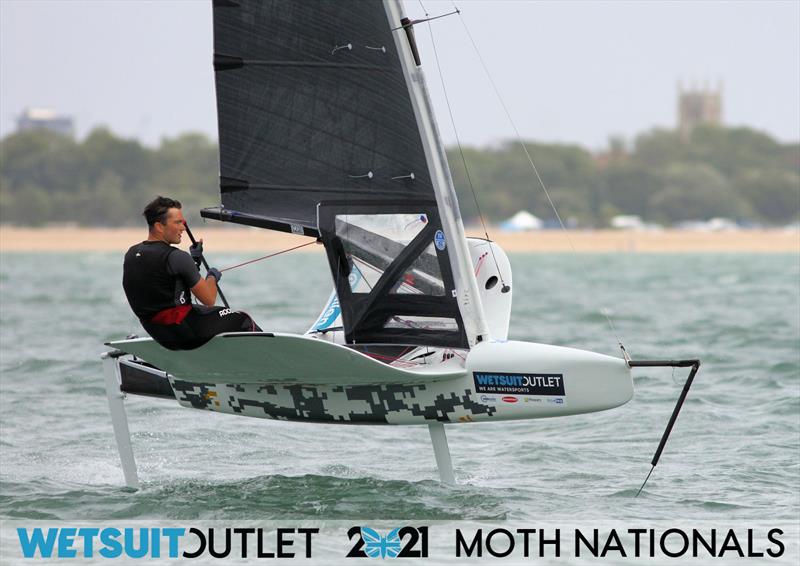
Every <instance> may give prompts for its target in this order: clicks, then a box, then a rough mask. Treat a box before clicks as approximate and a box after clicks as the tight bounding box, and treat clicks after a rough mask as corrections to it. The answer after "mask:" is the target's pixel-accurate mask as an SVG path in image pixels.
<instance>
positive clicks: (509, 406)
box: [114, 335, 633, 425]
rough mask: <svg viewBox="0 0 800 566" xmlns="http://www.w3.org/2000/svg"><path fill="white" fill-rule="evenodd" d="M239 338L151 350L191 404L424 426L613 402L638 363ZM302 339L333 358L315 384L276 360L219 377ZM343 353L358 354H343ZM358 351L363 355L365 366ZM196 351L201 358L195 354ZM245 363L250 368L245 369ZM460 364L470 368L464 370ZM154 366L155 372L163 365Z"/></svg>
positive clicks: (495, 346)
mask: <svg viewBox="0 0 800 566" xmlns="http://www.w3.org/2000/svg"><path fill="white" fill-rule="evenodd" d="M231 338H232V337H228V338H226V337H224V336H221V337H218V338H215V339H214V340H212V342H211V343H209V344H208V345H206V346H203V347H202V348H199V349H198V350H193V351H190V352H180V353H179V355H176V353H175V352H166V351H164V356H165V357H164V359H163V360H159V359H156V360H153V357H152V356H150V357H145V359H147V361H154V362H156V365H158V362H160V361H163V362H165V363H166V364H167V365H166V366H159V367H161V369H164V370H166V372H168V378H169V382H170V385H171V387H172V392H173V394H174V396H175V398H176V400H177V401H178V402H179V403H180V404H181V405H183V406H185V407H189V408H195V409H204V410H210V411H215V412H220V413H227V414H234V415H241V416H248V417H257V418H269V419H278V420H291V421H307V422H318V423H331V424H337V423H342V424H344V423H350V424H396V425H420V424H430V423H431V422H443V423H459V422H494V421H502V420H515V419H536V418H546V417H557V416H566V415H574V414H580V413H589V412H594V411H602V410H606V409H611V408H614V407H617V406H619V405H622V404H624V403H626V402H627V401H629V400H630V399H631V397H632V396H633V383H632V380H631V376H630V369H629V367H628V365H627V363H626V362H625V361H624V360H623V359H621V358H613V357H610V356H604V355H601V354H595V353H592V352H586V351H583V350H576V349H573V348H562V347H559V346H549V345H544V344H531V343H525V342H513V341H512V342H489V343H482V344H479V345H477V346H476V347H475V348H473V349H472V350H470V351H469V353H468V354H467V357H466V362H465V363H464V362H463V361H462V362H461V363H460V364H456V362H458V360H456V362H450V360H445V362H444V363H442V364H430V365H427V366H422V367H421V368H420V369H419V370H418V371H413V370H403V369H397V368H394V367H391V366H388V365H386V364H383V363H381V362H376V361H375V360H372V359H371V358H369V357H367V356H365V355H363V354H360V353H358V352H353V351H352V350H350V349H348V348H346V347H344V346H338V345H334V344H330V343H327V342H322V341H318V340H314V339H309V338H305V337H300V336H292V335H279V336H267V335H265V336H250V337H247V338H246V339H245V340H242V338H244V337H242V336H237V337H236V340H231ZM223 341H227V343H236V344H237V348H236V350H235V355H234V356H233V357H231V358H229V359H225V358H224V357H221V356H220V355H219V354H218V353H219V349H218V345H219V344H220V343H223ZM215 342H216V343H215ZM259 342H260V343H259ZM292 342H304V343H306V344H307V345H308V346H310V345H311V344H314V345H315V346H316V348H319V349H321V350H322V351H323V352H324V354H325V355H327V356H328V358H327V360H325V361H323V362H322V363H321V364H320V363H318V368H319V367H322V366H324V365H325V363H330V364H332V365H330V372H329V373H325V372H323V371H318V373H316V375H307V377H306V380H305V383H302V382H300V383H298V381H297V379H296V375H295V374H294V373H287V374H286V376H285V377H284V378H281V376H280V375H276V372H275V371H274V369H271V370H266V369H263V370H262V372H263V373H262V376H260V377H259V376H258V373H259V372H258V370H256V371H252V370H251V371H250V372H249V374H247V377H246V381H247V383H230V382H217V381H216V380H214V379H213V378H211V379H209V377H211V376H213V375H215V374H216V375H219V373H218V371H221V370H218V369H217V368H226V369H227V370H228V372H229V373H228V375H229V376H230V375H239V376H240V378H244V377H245V374H244V369H245V368H252V367H253V364H252V362H251V361H249V360H248V356H247V355H245V354H244V353H243V351H245V350H247V349H249V350H251V351H252V353H253V355H259V356H262V357H265V358H270V356H271V352H270V351H269V350H270V344H271V343H276V344H277V346H276V348H277V349H278V350H284V349H285V344H287V343H289V344H291V343H292ZM129 344H131V345H130V346H129V347H128V348H126V347H124V345H123V344H122V343H116V344H114V345H115V346H118V347H121V349H122V350H123V351H129V350H132V351H133V352H135V353H139V354H140V355H141V351H142V350H146V349H147V348H150V349H152V351H156V350H155V349H156V348H160V347H159V346H157V345H155V344H154V343H152V342H150V341H149V340H138V341H135V342H132V343H129ZM136 346H138V347H136ZM228 350H229V351H230V348H228ZM318 351H319V350H318ZM333 353H335V354H336V355H340V356H341V359H342V360H345V361H348V360H349V361H348V363H347V364H342V363H339V364H336V363H334V360H335V358H336V355H334V356H331V354H333ZM441 355H442V354H441V353H440V352H435V353H434V356H441ZM156 357H157V358H158V357H159V356H156ZM311 358H312V359H313V358H314V356H311ZM351 358H354V359H356V360H358V361H359V362H363V367H362V365H361V364H358V363H353V362H352V360H351ZM359 358H360V359H359ZM270 359H273V360H274V358H270ZM192 360H194V361H195V362H196V365H195V364H192V363H190V362H191V361H192ZM211 360H213V363H212V362H211ZM317 362H319V360H317ZM122 363H123V365H124V366H125V368H124V371H123V372H122V373H123V375H124V374H125V371H127V368H128V367H136V365H135V364H131V363H130V362H125V361H123V362H122ZM240 365H241V367H242V369H243V371H242V372H239V371H237V368H238V366H240ZM280 365H281V364H278V367H280ZM343 365H345V366H349V367H350V368H352V371H353V373H352V374H347V373H346V372H343V371H342V366H343ZM373 365H374V367H375V368H376V369H380V370H381V372H382V373H379V372H375V373H374V374H373V375H374V377H372V379H369V378H368V377H367V376H368V374H369V371H370V370H369V367H370V366H373ZM457 365H461V366H462V367H461V368H460V369H456V367H457ZM437 366H444V368H447V370H448V371H442V370H441V369H439V368H437ZM453 366H456V367H453ZM193 367H195V368H201V367H202V368H205V369H204V372H200V375H202V376H203V377H198V373H197V372H193ZM262 367H263V366H262ZM444 368H442V369H444ZM147 371H151V372H152V373H153V375H154V376H157V375H159V374H161V372H157V371H156V370H147ZM197 371H198V372H199V371H200V370H199V369H198V370H197ZM363 372H367V375H365V374H364V373H363ZM123 385H124V384H123Z"/></svg>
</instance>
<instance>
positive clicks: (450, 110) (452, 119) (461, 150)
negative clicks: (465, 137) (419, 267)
mask: <svg viewBox="0 0 800 566" xmlns="http://www.w3.org/2000/svg"><path fill="white" fill-rule="evenodd" d="M419 5H420V6H421V7H422V9H423V11H424V10H425V6H423V5H422V2H421V1H420V3H419ZM453 7H454V8H455V10H456V12H457V13H458V14H459V15H460V14H461V12H459V11H458V8H456V6H455V4H453ZM427 15H428V12H427V11H425V16H427ZM428 32H429V33H430V36H431V45H432V46H433V56H434V59H435V60H436V68H437V69H438V71H439V80H440V81H441V83H442V92H443V93H444V99H445V102H446V103H447V112H448V114H450V123H451V124H452V125H453V132H454V133H455V136H456V144H457V145H458V153H459V154H460V155H461V162H462V163H463V164H464V172H465V173H466V176H467V182H468V183H469V188H470V191H472V198H473V199H474V201H475V208H476V209H477V211H478V218H480V221H481V226H482V227H483V234H484V235H485V236H486V240H488V241H489V242H490V243H489V251H490V252H491V253H492V260H493V261H494V266H495V269H497V275H499V276H500V284H501V285H502V288H503V289H506V288H507V287H508V285H506V282H505V279H503V273H502V272H501V271H500V264H499V263H498V262H497V257H496V256H495V253H494V246H492V245H491V241H492V239H491V238H490V237H489V231H488V229H487V228H486V221H485V220H484V218H483V212H482V211H481V205H480V204H479V203H478V194H477V193H476V192H475V185H474V184H473V183H472V176H471V175H470V174H469V167H468V166H467V158H466V157H465V156H464V148H463V147H462V145H461V138H460V137H459V135H458V128H457V127H456V120H455V116H454V115H453V108H452V106H451V105H450V98H449V97H448V96H447V87H446V86H445V82H444V73H443V72H442V65H441V63H440V62H439V53H438V52H437V50H436V40H435V39H434V37H433V26H432V25H431V24H430V22H428Z"/></svg>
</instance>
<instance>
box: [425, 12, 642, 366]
mask: <svg viewBox="0 0 800 566" xmlns="http://www.w3.org/2000/svg"><path fill="white" fill-rule="evenodd" d="M453 8H454V9H455V10H456V11H457V12H458V15H459V20H460V21H461V25H462V26H463V27H464V31H465V32H466V34H467V37H468V38H469V40H470V43H472V48H473V49H474V51H475V54H476V55H477V56H478V60H479V61H480V64H481V67H482V68H483V72H484V73H485V74H486V78H487V79H488V80H489V83H490V84H491V85H492V89H493V90H494V93H495V96H496V97H497V100H498V101H499V102H500V106H501V107H502V108H503V112H504V113H505V115H506V118H507V119H508V122H509V123H510V124H511V127H512V128H513V130H514V133H515V134H516V137H517V141H518V142H519V145H520V146H521V147H522V150H523V151H524V152H525V157H527V159H528V163H529V164H530V166H531V169H532V170H533V173H534V174H535V176H536V179H537V180H538V181H539V186H540V187H541V188H542V191H543V192H544V195H545V197H547V202H548V203H549V204H550V208H552V209H553V213H554V214H555V215H556V219H557V220H558V224H559V225H560V226H561V230H562V232H563V233H564V236H565V237H566V238H567V242H568V243H569V247H570V248H571V249H572V252H573V253H574V254H576V255H577V253H578V250H577V249H576V248H575V244H574V243H573V241H572V238H571V237H570V235H569V232H568V231H567V227H566V226H565V224H564V221H563V220H562V219H561V215H560V214H559V213H558V209H557V208H556V205H555V203H554V202H553V199H552V198H551V197H550V191H548V190H547V186H546V185H545V183H544V180H543V179H542V176H541V175H540V174H539V169H538V168H537V167H536V163H534V161H533V157H531V154H530V152H529V151H528V148H527V146H526V145H525V142H524V140H523V139H522V134H520V131H519V128H517V124H516V122H514V119H513V118H512V117H511V112H509V110H508V106H506V103H505V100H504V99H503V97H502V95H501V94H500V90H499V89H498V88H497V84H496V83H495V82H494V78H493V77H492V74H491V73H490V72H489V68H488V66H487V65H486V62H485V61H484V59H483V56H482V55H481V52H480V50H479V49H478V45H477V43H475V39H474V38H473V37H472V33H470V31H469V27H467V22H466V21H465V20H464V16H462V15H461V11H460V10H458V7H457V6H456V4H455V2H453ZM434 52H435V48H434ZM437 62H438V60H437ZM448 105H449V103H448ZM600 312H601V313H602V315H603V316H604V317H605V319H606V321H607V322H608V326H609V327H610V329H611V332H612V334H613V335H614V337H615V338H616V340H617V343H618V344H619V347H620V349H621V350H622V352H623V355H624V356H625V359H629V356H628V352H627V350H625V346H624V345H623V344H622V338H620V336H619V334H618V333H617V330H616V327H615V326H614V323H613V322H612V321H611V316H610V314H609V310H608V309H606V308H601V309H600Z"/></svg>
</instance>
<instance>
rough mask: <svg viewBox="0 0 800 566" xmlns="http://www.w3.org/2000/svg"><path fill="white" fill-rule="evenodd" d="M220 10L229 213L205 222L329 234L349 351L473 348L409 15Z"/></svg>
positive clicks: (219, 74) (227, 0)
mask: <svg viewBox="0 0 800 566" xmlns="http://www.w3.org/2000/svg"><path fill="white" fill-rule="evenodd" d="M213 4H214V50H215V53H214V69H215V77H216V90H217V112H218V126H219V146H220V193H221V206H220V207H219V208H212V209H205V210H203V211H202V215H203V216H204V217H207V218H215V219H218V220H223V221H229V222H236V223H240V224H248V225H254V226H260V227H264V228H269V229H274V230H283V231H290V232H294V233H297V234H305V235H308V236H319V237H321V238H322V240H323V242H324V244H325V247H326V250H327V253H328V258H329V262H330V266H331V271H332V273H333V276H334V280H335V284H336V291H337V294H338V295H339V299H340V302H341V305H342V315H343V320H344V326H345V328H344V330H345V335H346V338H347V341H348V342H350V343H354V342H360V343H409V344H424V345H431V346H437V345H440V346H450V347H464V348H466V347H468V346H469V343H470V342H473V341H474V334H476V332H475V331H474V330H473V331H471V330H470V329H471V327H470V325H469V324H468V325H467V326H466V327H465V324H464V318H465V317H464V316H462V314H463V311H464V301H459V292H458V291H457V288H459V287H461V286H463V285H459V284H458V280H459V273H458V271H459V269H457V268H454V260H453V258H452V257H451V251H452V250H453V249H454V248H455V249H457V252H456V253H461V255H462V256H463V255H464V250H465V249H466V248H465V246H462V247H461V248H460V249H458V245H456V246H448V244H451V243H454V242H455V243H456V244H460V243H461V242H458V241H457V240H458V237H459V234H453V233H452V232H453V230H451V229H449V228H448V225H447V222H446V220H447V219H448V218H451V219H452V217H453V213H452V211H451V212H450V216H449V217H446V218H442V216H443V215H441V214H440V210H439V206H440V205H441V202H438V203H437V198H438V200H439V201H441V196H440V195H439V196H438V197H437V194H436V190H435V180H433V179H432V175H431V173H430V170H431V164H430V159H431V155H430V154H431V150H430V148H429V147H428V148H427V149H428V151H427V154H426V147H425V143H426V140H425V138H424V135H423V134H421V132H420V126H419V125H418V119H419V116H418V114H419V102H418V101H417V102H416V103H415V100H414V92H413V89H411V88H410V87H409V86H408V82H407V81H408V78H407V73H408V71H407V70H406V71H405V72H404V68H403V65H404V63H403V57H404V56H405V55H404V54H403V53H401V52H400V47H401V44H400V43H399V42H398V41H397V40H396V37H395V34H397V33H400V34H402V37H403V41H405V33H404V32H403V30H402V29H401V30H399V31H397V30H396V27H397V26H399V25H400V21H399V17H396V16H397V14H399V8H397V7H396V6H390V4H389V3H384V2H381V1H380V0H315V1H313V2H312V1H307V2H299V1H288V0H263V1H262V0H214V2H213ZM393 13H394V14H395V16H393V15H392V14H393ZM393 17H396V19H397V22H391V19H392V18H393ZM393 23H394V24H396V25H392V24H393ZM393 28H395V30H394V31H393ZM415 104H416V106H415ZM444 168H445V169H446V162H445V166H444ZM440 169H441V167H440ZM447 176H448V180H449V172H448V173H447ZM450 200H452V201H453V202H451V207H455V217H456V219H457V221H458V225H459V227H460V216H459V215H458V212H457V203H455V202H454V200H455V199H454V195H453V198H452V199H450ZM445 216H446V215H445ZM443 221H444V222H443ZM451 223H452V220H451ZM461 231H462V233H461V234H460V239H461V240H463V227H461ZM456 267H457V266H456ZM462 271H463V270H462ZM461 278H462V279H463V273H462V275H461ZM472 296H473V297H474V296H475V294H473V295H472ZM475 302H476V299H473V300H472V301H470V300H469V293H467V301H466V303H467V304H469V305H472V306H474V303H475ZM468 322H469V321H468ZM473 326H474V325H473ZM468 335H469V337H468Z"/></svg>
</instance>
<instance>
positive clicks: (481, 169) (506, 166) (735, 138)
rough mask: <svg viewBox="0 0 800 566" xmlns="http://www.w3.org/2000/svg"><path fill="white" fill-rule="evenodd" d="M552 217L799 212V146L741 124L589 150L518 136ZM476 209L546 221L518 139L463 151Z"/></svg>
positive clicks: (790, 215)
mask: <svg viewBox="0 0 800 566" xmlns="http://www.w3.org/2000/svg"><path fill="white" fill-rule="evenodd" d="M526 147H527V148H528V150H529V152H530V154H531V156H532V157H533V160H534V162H535V163H536V166H537V169H538V171H539V173H540V174H541V177H542V179H543V181H544V183H545V184H546V186H547V187H548V189H549V191H550V195H551V196H552V198H553V201H554V203H555V205H556V207H557V208H558V210H559V213H560V214H561V216H562V218H565V219H566V218H570V217H571V218H573V219H575V220H577V221H578V223H579V224H580V225H581V226H597V227H602V226H606V225H607V224H608V221H609V219H610V218H611V217H613V216H614V215H617V214H636V215H638V216H641V217H642V218H643V219H645V220H648V221H658V222H662V223H667V224H671V223H674V222H679V221H681V220H702V219H708V218H713V217H718V216H722V217H728V218H732V219H735V220H740V221H744V222H749V223H765V224H784V223H786V222H792V221H797V220H798V219H799V218H800V145H799V144H787V145H782V144H779V143H778V142H776V141H775V140H773V139H772V138H770V137H769V136H767V135H766V134H763V133H761V132H757V131H755V130H751V129H748V128H719V127H712V126H704V127H698V128H696V129H694V130H693V131H692V133H691V135H690V137H689V139H682V138H681V136H680V135H679V134H678V133H677V132H674V131H669V130H660V129H654V130H651V131H649V132H645V133H643V134H641V135H640V136H639V137H638V138H637V139H636V140H635V142H634V144H633V149H632V150H631V151H630V152H625V150H624V144H622V143H620V141H619V140H612V144H611V147H610V151H609V152H607V153H605V154H599V155H594V156H592V155H590V154H589V153H588V152H587V151H585V150H583V149H581V148H579V147H575V146H554V145H541V144H536V143H533V142H530V143H526ZM464 153H465V156H466V158H467V166H468V168H469V172H470V176H471V177H472V180H473V183H474V184H475V188H476V192H477V194H478V199H479V202H480V207H481V209H482V210H483V212H484V215H485V216H486V217H487V218H488V219H490V220H500V219H503V218H507V217H509V216H511V215H512V214H513V213H514V212H516V211H517V210H520V209H525V210H529V211H530V212H532V213H534V214H535V215H537V216H539V217H541V218H543V219H545V220H548V219H552V218H553V216H554V215H553V212H552V209H551V207H550V205H549V203H548V202H547V199H546V198H545V196H544V192H543V191H542V189H541V187H540V186H539V183H538V181H537V179H536V177H535V175H534V173H533V171H532V170H531V167H530V164H529V163H528V161H527V158H526V156H525V154H524V152H522V150H521V148H520V147H519V144H507V145H505V146H502V147H500V148H488V149H484V150H477V149H474V148H467V149H465V152H464ZM448 159H449V160H450V164H451V168H452V169H453V178H454V181H455V183H456V189H457V191H458V194H459V202H460V203H461V208H462V213H463V214H464V216H465V218H469V217H471V216H473V215H474V214H476V212H475V205H474V199H473V197H472V194H471V192H470V190H469V185H468V184H467V183H466V175H465V172H464V166H463V164H462V163H461V158H460V156H459V155H458V152H457V150H452V149H451V150H450V151H449V152H448Z"/></svg>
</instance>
